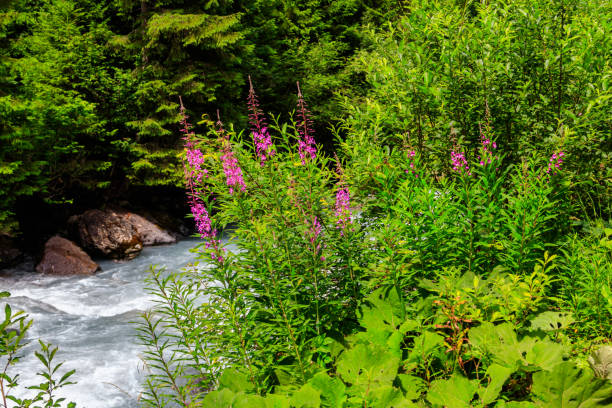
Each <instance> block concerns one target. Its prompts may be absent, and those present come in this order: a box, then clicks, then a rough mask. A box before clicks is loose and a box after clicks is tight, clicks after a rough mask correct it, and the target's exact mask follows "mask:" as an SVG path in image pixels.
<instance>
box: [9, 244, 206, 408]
mask: <svg viewBox="0 0 612 408" xmlns="http://www.w3.org/2000/svg"><path fill="white" fill-rule="evenodd" d="M197 243H198V241H197V240H195V239H188V240H183V241H180V242H179V243H177V244H174V245H168V246H159V247H147V248H145V249H144V250H143V251H142V253H141V255H140V256H139V257H137V258H136V259H134V260H131V261H127V262H114V261H107V260H102V261H98V263H99V264H100V267H101V268H102V270H101V271H100V272H98V273H96V274H95V275H94V276H87V277H52V276H46V275H40V274H38V273H35V272H32V265H22V266H21V267H19V268H15V269H12V270H9V271H4V273H3V274H2V275H1V276H0V290H6V291H9V292H10V293H11V297H10V298H8V299H3V300H7V302H8V303H9V304H10V305H11V307H12V308H13V309H14V310H17V309H20V310H25V311H26V312H27V313H28V314H29V316H30V317H31V318H33V319H34V324H33V326H32V328H31V329H30V331H29V332H28V340H30V341H31V344H30V345H29V346H28V349H27V350H28V351H31V350H33V349H34V348H36V347H37V344H38V342H37V341H36V339H38V338H41V339H42V340H44V341H45V342H51V343H53V344H54V345H56V346H58V347H59V351H58V353H57V355H56V358H55V359H56V360H57V361H56V363H57V362H60V361H65V364H64V366H63V367H62V368H63V369H64V371H65V370H70V369H76V374H75V375H74V376H73V377H72V379H73V381H76V382H77V384H76V385H70V386H67V387H66V388H65V389H64V391H63V392H61V394H62V396H65V397H67V399H68V401H74V402H76V403H77V407H87V408H132V407H137V406H138V395H139V393H140V390H141V382H142V380H143V377H144V375H143V365H142V362H141V360H140V354H141V352H142V347H141V346H139V345H138V344H137V340H136V338H135V325H134V324H133V323H132V322H134V321H136V320H138V318H139V315H140V313H141V312H142V311H144V310H146V309H147V308H148V307H150V306H151V304H152V298H151V296H150V295H148V294H147V293H146V292H145V290H144V286H145V284H144V278H145V277H146V275H147V271H148V269H149V266H150V265H151V264H155V265H158V266H165V267H166V268H167V270H168V271H173V270H178V269H180V268H181V267H183V266H186V265H188V264H190V263H193V262H195V260H196V254H194V253H193V252H191V251H190V250H191V249H192V248H193V247H195V245H196V244H197ZM2 308H4V302H2ZM40 368H41V365H40V362H39V361H38V360H37V359H36V358H35V357H34V355H33V353H31V352H29V353H27V357H25V358H24V359H23V360H21V361H20V362H19V363H18V364H17V365H16V366H14V368H13V371H12V373H13V374H15V373H19V374H20V381H19V382H20V383H21V384H24V385H34V384H38V383H40V379H39V378H36V372H37V371H38V370H40ZM20 392H23V391H20ZM20 392H17V394H19V393H20Z"/></svg>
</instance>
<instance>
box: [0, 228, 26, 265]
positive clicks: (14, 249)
mask: <svg viewBox="0 0 612 408" xmlns="http://www.w3.org/2000/svg"><path fill="white" fill-rule="evenodd" d="M22 258H23V252H21V250H20V249H19V248H18V246H17V243H16V242H15V240H14V239H13V238H11V237H10V236H8V235H4V234H0V269H4V268H9V267H11V266H15V265H16V264H18V263H19V262H20V261H21V260H22Z"/></svg>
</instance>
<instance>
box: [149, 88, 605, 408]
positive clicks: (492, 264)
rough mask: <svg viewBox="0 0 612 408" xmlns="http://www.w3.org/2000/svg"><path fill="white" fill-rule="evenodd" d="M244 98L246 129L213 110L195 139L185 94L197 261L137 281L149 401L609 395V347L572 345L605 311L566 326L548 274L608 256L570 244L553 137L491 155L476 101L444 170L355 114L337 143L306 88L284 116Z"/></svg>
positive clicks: (483, 400) (550, 402) (374, 403)
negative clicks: (473, 125)
mask: <svg viewBox="0 0 612 408" xmlns="http://www.w3.org/2000/svg"><path fill="white" fill-rule="evenodd" d="M248 106H249V113H250V114H249V118H250V123H251V129H249V131H248V132H235V131H234V130H233V129H232V128H231V127H230V128H229V129H228V128H225V127H224V125H223V124H222V123H221V121H220V120H217V121H216V122H215V123H213V122H212V121H206V124H207V125H208V126H209V129H210V130H209V133H208V135H207V137H202V136H197V135H196V134H195V133H194V132H193V131H192V128H191V126H190V125H189V122H188V118H187V115H186V113H185V109H184V108H182V109H181V114H182V118H183V119H182V125H183V138H184V141H185V178H186V185H187V186H188V189H189V194H190V200H191V207H192V215H193V217H194V221H195V223H196V226H197V230H198V233H199V235H200V236H201V238H202V239H203V243H202V244H201V245H200V246H199V247H198V251H199V253H200V255H201V260H202V265H193V266H191V267H188V268H186V269H185V270H184V271H182V272H178V273H170V274H167V273H164V272H163V271H161V270H157V269H155V268H153V269H152V273H151V274H150V276H149V278H148V284H149V290H150V292H151V293H152V294H153V295H155V297H156V299H157V306H155V307H154V308H153V309H152V310H150V311H149V312H147V313H145V314H144V315H143V319H142V320H141V322H140V325H139V337H140V340H141V342H142V343H143V344H144V345H145V346H146V347H147V351H146V356H145V360H146V362H147V364H148V366H149V367H150V374H149V376H148V379H147V383H146V389H145V392H144V393H143V399H142V401H143V403H144V405H145V406H153V407H165V406H173V405H179V406H185V407H187V406H190V407H191V406H206V407H230V406H231V407H240V406H244V407H247V406H248V407H254V406H262V407H277V406H278V407H290V406H291V407H319V406H323V407H352V406H367V407H392V406H393V407H400V406H405V407H410V406H434V407H439V406H446V407H470V406H483V407H484V406H493V405H494V404H495V406H499V407H504V406H509V407H538V406H541V407H555V406H559V407H561V406H565V405H564V404H565V403H564V402H563V401H568V400H569V401H572V404H574V403H575V406H602V407H604V406H610V405H611V404H612V384H611V383H610V382H609V381H607V380H605V379H604V378H605V376H606V375H607V374H605V375H604V374H602V373H604V372H605V373H607V371H606V370H604V369H603V368H601V367H607V364H608V363H609V362H608V361H607V358H608V357H606V356H608V355H609V353H608V352H607V351H608V349H607V348H606V347H607V346H602V348H601V349H599V351H598V352H597V354H596V355H594V357H592V359H591V360H592V361H594V362H595V363H594V364H595V365H594V367H598V368H596V369H595V371H593V370H592V369H591V368H589V367H588V364H587V361H586V358H584V352H582V351H581V350H578V348H580V347H584V346H586V348H587V352H590V351H591V349H595V348H597V347H598V344H599V343H602V342H605V341H606V340H605V336H608V338H609V334H610V329H611V327H610V322H609V321H607V322H606V321H603V320H600V321H599V322H598V324H599V327H598V330H599V331H598V332H589V331H588V327H589V323H587V324H586V325H585V324H584V323H580V324H577V323H576V322H575V320H576V317H577V316H575V315H574V312H575V310H576V308H575V307H574V308H572V307H571V305H572V304H571V301H570V300H571V294H568V293H567V292H568V291H567V290H565V289H564V288H563V286H562V285H561V284H560V282H561V281H562V279H572V278H571V275H569V272H568V271H569V270H573V269H574V267H573V266H571V263H572V262H576V263H578V264H580V265H582V266H581V267H582V268H584V269H585V270H588V269H589V268H592V267H593V266H592V265H600V264H603V265H606V268H607V266H609V259H608V258H606V256H605V255H602V256H601V257H600V258H598V259H596V260H593V261H592V262H591V263H589V262H590V261H589V262H587V260H586V255H585V256H584V257H583V258H580V257H579V256H576V257H575V258H574V259H572V258H571V257H570V256H569V255H568V253H567V248H568V245H571V242H570V244H568V240H567V238H565V237H566V236H567V233H568V232H569V231H572V228H573V227H572V224H571V222H570V221H571V220H570V215H571V213H572V210H573V208H572V206H571V205H570V204H569V202H570V201H569V200H570V196H569V193H568V185H569V183H570V182H571V177H572V176H571V173H570V174H568V172H566V165H567V162H568V161H571V159H572V156H568V155H566V153H565V150H564V148H563V147H561V146H556V147H554V148H553V149H551V151H549V152H535V151H534V152H531V153H530V154H527V155H525V156H522V157H520V158H519V159H518V160H514V161H513V162H512V163H511V164H510V165H505V166H503V165H502V164H501V163H503V162H504V161H505V160H507V159H506V158H505V156H504V146H503V145H501V144H500V143H499V142H498V141H497V140H496V138H495V135H494V133H493V132H492V130H491V129H492V126H491V124H490V121H491V117H490V116H489V113H488V111H487V110H485V111H484V112H483V118H484V119H483V120H482V122H481V126H480V127H479V136H478V138H479V141H480V143H479V146H478V148H477V149H476V150H475V151H471V150H470V149H469V147H467V146H462V145H461V143H460V140H459V139H455V140H452V145H451V146H450V148H449V149H448V150H447V152H446V154H447V156H446V157H447V159H446V160H447V161H448V169H447V170H445V171H440V170H439V169H438V168H437V167H436V166H431V165H429V164H428V161H427V160H424V158H423V154H422V152H421V151H420V150H419V149H418V147H417V146H412V145H411V144H410V140H409V139H405V140H403V141H402V143H400V144H395V143H393V144H387V143H385V141H384V140H381V139H380V138H379V137H378V135H377V133H376V132H375V131H372V128H369V127H366V128H363V127H360V128H357V127H354V126H352V124H351V123H350V122H345V124H344V130H345V131H346V132H348V133H349V137H347V139H346V141H344V142H341V143H340V145H339V147H340V149H339V154H340V156H339V157H338V156H334V157H333V158H332V157H329V156H327V155H325V154H323V153H322V152H321V151H320V150H319V149H318V148H317V145H316V143H315V135H314V134H313V132H312V127H311V122H310V116H309V111H308V108H307V106H306V102H305V100H304V97H303V95H302V94H301V92H300V90H299V84H298V104H297V108H296V111H295V114H294V115H293V116H292V119H291V120H290V121H289V122H287V123H281V122H280V121H279V120H278V119H277V118H274V117H272V118H270V119H266V118H265V117H264V115H263V113H262V111H261V109H260V108H259V105H258V103H257V97H256V95H255V91H254V89H253V86H252V85H251V89H250V92H249V98H248ZM364 129H365V130H364ZM471 158H473V159H471ZM604 245H605V243H604ZM563 248H566V250H565V252H564V250H563ZM593 251H598V249H597V248H596V247H595V248H594V249H593ZM589 259H590V258H589ZM560 270H563V271H565V272H562V273H559V271H560ZM598 270H601V271H603V272H602V273H601V274H600V275H597V277H594V278H593V279H596V280H597V284H605V283H606V282H607V284H608V288H607V289H604V291H605V290H609V280H608V281H606V280H605V279H606V277H608V278H609V268H608V269H603V268H600V269H598ZM560 276H566V278H563V277H560ZM583 282H584V283H582V282H579V281H577V282H576V285H578V286H580V287H583V288H591V287H592V286H591V285H592V284H591V283H589V281H588V279H587V278H585V279H584V281H583ZM588 290H590V289H584V290H583V292H582V293H583V297H587V296H589V295H588V293H589V292H588ZM601 293H603V292H601ZM606 293H607V292H606ZM590 304H592V303H590ZM597 305H600V303H597ZM597 307H599V306H597ZM596 310H599V309H596ZM588 313H593V312H588ZM578 329H580V330H578ZM576 333H580V335H579V336H578V335H577V334H576ZM600 333H607V334H603V335H602V334H600ZM581 353H582V354H581ZM597 377H601V378H597Z"/></svg>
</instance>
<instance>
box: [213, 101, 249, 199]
mask: <svg viewBox="0 0 612 408" xmlns="http://www.w3.org/2000/svg"><path fill="white" fill-rule="evenodd" d="M216 125H217V135H218V137H219V140H220V141H221V143H222V145H223V150H222V154H221V163H222V164H223V173H224V174H225V183H226V184H227V186H228V187H229V193H230V194H234V191H235V190H234V188H236V187H238V188H239V189H240V191H246V184H245V183H244V178H243V177H242V169H241V168H240V165H239V164H238V159H236V156H234V152H233V151H232V144H231V143H230V140H229V137H228V136H227V135H226V134H225V129H224V128H223V122H221V118H220V117H219V111H218V110H217V123H216Z"/></svg>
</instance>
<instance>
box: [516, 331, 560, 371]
mask: <svg viewBox="0 0 612 408" xmlns="http://www.w3.org/2000/svg"><path fill="white" fill-rule="evenodd" d="M524 341H525V342H527V339H525V340H524ZM564 353H565V348H564V347H563V346H562V345H561V344H559V343H554V342H552V341H550V340H548V339H546V340H544V341H537V342H535V343H533V344H532V345H531V346H530V347H529V348H528V349H527V350H526V354H525V360H526V361H527V363H529V364H531V365H533V366H535V367H539V368H541V369H543V370H547V371H552V370H553V369H554V368H555V367H556V366H557V365H559V364H561V363H562V362H563V355H564Z"/></svg>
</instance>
